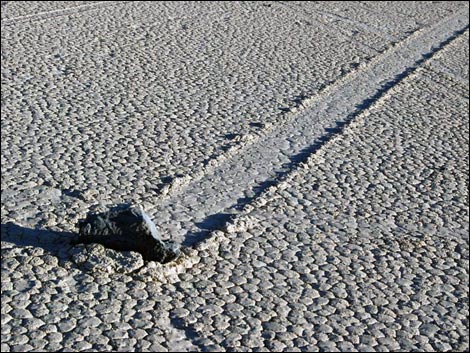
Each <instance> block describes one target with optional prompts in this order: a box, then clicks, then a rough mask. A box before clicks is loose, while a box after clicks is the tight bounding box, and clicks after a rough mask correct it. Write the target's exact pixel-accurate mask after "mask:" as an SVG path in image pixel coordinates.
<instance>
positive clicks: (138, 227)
mask: <svg viewBox="0 0 470 353" xmlns="http://www.w3.org/2000/svg"><path fill="white" fill-rule="evenodd" d="M78 228H79V238H78V241H77V243H81V244H91V243H98V244H102V245H104V246H105V247H107V248H110V249H114V250H119V251H137V252H139V253H141V254H142V257H143V258H144V259H145V260H147V261H158V262H161V263H166V262H169V261H172V260H174V259H176V258H177V257H178V256H179V255H180V250H179V246H178V245H177V244H175V243H173V242H171V241H163V240H162V239H161V237H160V235H159V233H158V231H157V228H156V226H155V224H154V223H153V222H152V220H151V219H150V217H149V216H148V215H147V214H146V213H145V212H144V210H143V209H142V208H137V207H135V206H132V205H128V204H126V205H120V206H117V207H113V208H111V209H110V210H109V211H107V212H103V213H94V212H90V213H88V215H87V216H86V218H85V219H82V220H80V221H79V222H78Z"/></svg>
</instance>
